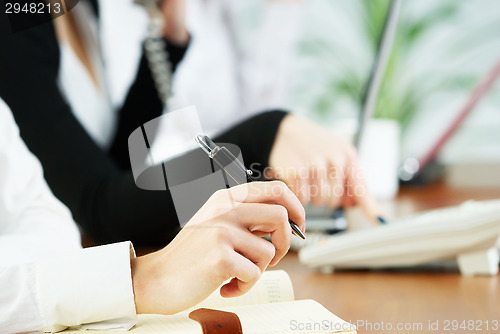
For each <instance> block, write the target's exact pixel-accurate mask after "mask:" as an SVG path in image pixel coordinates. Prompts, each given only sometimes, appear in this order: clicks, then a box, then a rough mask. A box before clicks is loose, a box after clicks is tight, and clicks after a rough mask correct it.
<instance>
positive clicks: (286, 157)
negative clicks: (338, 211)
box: [266, 115, 380, 223]
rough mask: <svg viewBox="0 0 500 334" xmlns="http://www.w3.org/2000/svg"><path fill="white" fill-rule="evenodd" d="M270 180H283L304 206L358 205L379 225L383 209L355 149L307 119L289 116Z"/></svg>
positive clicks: (277, 142)
mask: <svg viewBox="0 0 500 334" xmlns="http://www.w3.org/2000/svg"><path fill="white" fill-rule="evenodd" d="M269 165H270V170H269V172H268V173H266V176H267V177H270V178H275V179H280V180H282V181H284V182H285V183H286V184H288V185H289V187H290V188H291V189H292V190H293V192H294V193H295V194H296V195H297V197H298V198H299V200H300V201H301V202H302V203H303V204H306V203H309V202H312V203H313V204H315V205H325V206H329V207H332V208H336V207H339V206H352V205H354V204H359V205H360V207H361V208H362V209H363V211H364V213H365V214H366V215H367V217H369V218H370V220H371V221H373V222H374V223H377V222H378V220H377V218H378V217H379V216H380V209H379V207H378V204H377V202H376V201H375V199H374V198H373V196H372V194H371V193H370V192H369V190H368V188H367V185H366V182H365V179H364V177H363V175H362V171H361V169H360V167H359V165H358V161H357V157H356V150H355V149H354V147H353V146H352V145H351V144H349V143H347V142H345V141H343V140H342V139H340V138H338V137H336V136H334V135H332V134H331V133H329V132H327V131H326V130H324V129H323V128H321V127H320V126H318V125H316V124H314V123H312V122H311V121H308V120H307V119H304V118H301V117H298V116H295V115H288V116H286V117H285V118H284V119H283V121H282V123H281V124H280V128H279V130H278V133H277V135H276V139H275V142H274V145H273V148H272V150H271V154H270V157H269Z"/></svg>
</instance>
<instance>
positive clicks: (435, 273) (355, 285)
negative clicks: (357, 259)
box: [276, 185, 500, 333]
mask: <svg viewBox="0 0 500 334" xmlns="http://www.w3.org/2000/svg"><path fill="white" fill-rule="evenodd" d="M492 198H500V189H494V190H480V189H467V190H464V189H461V190H460V189H451V188H449V187H447V186H444V185H434V186H426V187H422V188H420V187H405V188H403V189H402V190H401V191H400V193H399V195H398V197H397V198H396V199H395V200H394V201H391V202H387V203H382V204H383V206H384V207H386V208H389V209H391V210H392V214H393V215H395V216H398V215H405V214H409V213H412V212H419V211H422V210H428V209H433V208H437V207H441V206H447V205H455V204H459V203H461V202H463V201H465V200H468V199H477V200H485V199H492ZM276 268H277V269H284V270H286V271H287V272H288V273H289V274H290V276H291V279H292V281H293V286H294V289H295V297H296V299H315V300H317V301H318V302H320V303H321V304H323V305H324V306H325V307H326V308H328V309H329V310H331V311H333V312H334V313H335V314H337V315H338V316H340V317H341V318H343V319H344V320H347V321H349V320H351V321H352V322H353V323H355V324H356V322H357V321H359V323H358V324H361V321H364V325H363V326H359V329H358V330H359V333H500V323H499V322H498V321H500V280H499V277H498V276H494V277H462V276H461V275H460V274H459V273H458V270H457V269H456V268H439V269H437V268H434V269H427V270H400V271H395V270H391V271H340V272H335V273H333V274H322V273H318V272H316V271H314V270H313V269H309V268H307V267H304V266H303V265H301V264H299V262H298V259H297V254H295V253H290V254H288V255H287V256H286V257H285V258H284V259H283V260H282V261H281V262H280V263H279V264H278V265H277V267H276ZM463 321H465V326H466V328H467V329H465V330H464V329H463V328H460V326H461V325H462V322H463ZM469 321H470V323H469ZM487 321H488V323H487ZM495 321H497V322H495ZM469 324H470V325H471V326H470V329H468V327H467V326H469ZM401 325H402V326H407V329H406V330H405V329H402V330H397V327H398V326H401ZM446 325H448V326H447V327H446ZM454 325H458V326H457V327H458V329H457V330H453V328H454V327H455V326H454ZM430 326H431V327H430ZM487 326H488V327H489V328H487ZM391 327H392V330H390V329H391ZM403 328H404V327H403ZM446 329H448V330H446ZM480 329H482V330H480Z"/></svg>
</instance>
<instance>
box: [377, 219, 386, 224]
mask: <svg viewBox="0 0 500 334" xmlns="http://www.w3.org/2000/svg"><path fill="white" fill-rule="evenodd" d="M377 220H378V221H379V222H380V224H384V225H385V224H387V222H386V221H385V219H384V218H382V217H377Z"/></svg>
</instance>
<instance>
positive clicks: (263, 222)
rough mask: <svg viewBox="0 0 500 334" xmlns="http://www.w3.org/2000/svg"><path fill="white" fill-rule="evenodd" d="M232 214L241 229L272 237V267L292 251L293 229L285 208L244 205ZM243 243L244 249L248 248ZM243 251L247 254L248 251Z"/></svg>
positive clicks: (274, 205) (258, 204)
mask: <svg viewBox="0 0 500 334" xmlns="http://www.w3.org/2000/svg"><path fill="white" fill-rule="evenodd" d="M232 212H233V214H234V215H235V216H236V217H235V218H233V219H234V221H236V222H237V223H238V224H239V225H240V226H241V227H243V228H245V229H247V230H249V231H250V232H252V233H254V234H255V235H258V236H263V235H268V234H270V235H271V241H272V246H273V248H274V250H273V253H274V254H273V257H272V261H271V262H270V265H272V266H273V265H275V264H276V263H278V262H279V261H280V260H281V259H282V258H283V256H285V255H286V253H287V252H288V250H289V249H290V239H291V237H292V229H291V227H290V222H289V220H288V212H287V211H286V209H285V208H284V207H283V206H281V205H276V204H260V203H242V204H240V205H238V206H237V207H236V208H235V209H234V210H233V211H232ZM258 239H260V238H258ZM243 242H244V240H242V247H243V246H248V245H247V244H243ZM266 242H267V241H266ZM267 246H269V245H267ZM243 251H244V252H245V254H246V252H247V251H245V250H243ZM270 260H271V259H270ZM268 264H269V263H267V264H266V266H267V265H268Z"/></svg>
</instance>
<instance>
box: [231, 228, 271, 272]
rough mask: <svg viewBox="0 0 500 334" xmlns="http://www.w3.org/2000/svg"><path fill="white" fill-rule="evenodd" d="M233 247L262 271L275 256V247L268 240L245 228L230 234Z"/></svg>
mask: <svg viewBox="0 0 500 334" xmlns="http://www.w3.org/2000/svg"><path fill="white" fill-rule="evenodd" d="M231 242H232V245H233V249H234V250H235V251H236V252H238V253H240V254H241V255H243V256H244V257H246V258H247V259H249V260H250V261H252V262H253V263H254V264H255V265H257V266H258V267H259V269H260V271H261V272H264V271H265V270H266V269H267V267H268V266H269V263H270V262H271V260H272V259H273V258H274V256H275V252H276V248H275V246H274V245H273V244H272V243H270V242H269V241H267V240H265V239H262V238H260V237H258V236H256V235H254V234H252V233H248V231H247V230H245V231H243V230H240V231H238V232H235V233H233V234H232V235H231Z"/></svg>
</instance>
